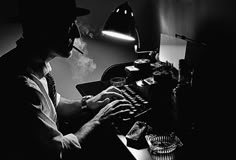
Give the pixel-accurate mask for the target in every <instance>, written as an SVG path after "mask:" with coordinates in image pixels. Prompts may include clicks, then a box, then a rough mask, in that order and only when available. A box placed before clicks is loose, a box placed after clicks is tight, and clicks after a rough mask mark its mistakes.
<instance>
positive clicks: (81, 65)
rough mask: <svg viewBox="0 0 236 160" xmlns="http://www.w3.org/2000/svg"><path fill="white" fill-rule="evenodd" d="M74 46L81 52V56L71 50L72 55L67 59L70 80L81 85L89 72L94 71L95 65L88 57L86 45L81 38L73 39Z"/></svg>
mask: <svg viewBox="0 0 236 160" xmlns="http://www.w3.org/2000/svg"><path fill="white" fill-rule="evenodd" d="M74 45H75V46H76V47H77V48H79V49H80V50H82V51H83V52H84V54H83V55H82V54H81V53H79V52H78V51H76V50H74V49H73V50H72V55H71V57H70V58H68V61H69V64H70V65H71V69H72V79H73V80H75V81H76V82H79V83H82V82H84V81H85V79H86V77H87V76H88V74H89V73H90V72H93V71H94V70H95V69H96V64H95V63H94V61H93V59H91V58H89V57H88V50H87V44H86V42H84V41H83V39H82V38H78V39H75V42H74Z"/></svg>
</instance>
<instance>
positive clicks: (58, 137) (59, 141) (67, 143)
mask: <svg viewBox="0 0 236 160" xmlns="http://www.w3.org/2000/svg"><path fill="white" fill-rule="evenodd" d="M50 70H51V67H50V64H49V63H48V64H47V71H46V73H48V72H49V71H50ZM31 77H32V78H27V79H26V83H27V85H28V86H29V87H32V88H33V89H34V91H35V92H36V93H37V95H38V97H39V98H40V101H41V103H40V104H41V105H37V106H36V105H33V104H32V107H35V109H37V118H38V120H39V121H40V122H41V124H42V125H40V126H39V127H42V128H40V130H41V131H42V132H41V133H40V134H41V136H40V137H41V141H42V143H44V144H46V145H45V147H46V148H47V147H48V148H51V147H52V148H54V149H57V150H56V152H57V153H58V154H60V157H61V156H62V152H63V151H64V150H68V149H81V146H80V144H79V142H78V139H77V137H76V136H75V135H74V134H72V133H71V134H67V135H63V134H62V133H61V132H60V131H59V130H58V128H57V125H56V122H57V113H56V107H57V106H54V105H53V103H52V101H51V99H50V97H49V95H48V87H47V81H46V78H45V77H43V78H41V79H39V78H37V77H36V76H35V75H34V74H31ZM59 101H60V94H58V93H57V102H56V104H57V105H58V103H59Z"/></svg>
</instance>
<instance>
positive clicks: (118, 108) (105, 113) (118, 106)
mask: <svg viewBox="0 0 236 160" xmlns="http://www.w3.org/2000/svg"><path fill="white" fill-rule="evenodd" d="M131 108H132V105H131V103H130V102H129V101H127V100H125V99H122V100H114V101H112V102H111V103H108V104H107V105H106V106H105V107H103V108H102V109H101V110H100V111H99V112H98V113H97V114H96V115H95V117H94V118H93V120H96V121H99V122H107V121H110V120H111V121H113V120H117V119H120V118H122V117H128V116H129V113H130V112H131V111H132V109H131ZM111 121H110V122H111Z"/></svg>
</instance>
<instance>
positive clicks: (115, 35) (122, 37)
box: [102, 31, 135, 41]
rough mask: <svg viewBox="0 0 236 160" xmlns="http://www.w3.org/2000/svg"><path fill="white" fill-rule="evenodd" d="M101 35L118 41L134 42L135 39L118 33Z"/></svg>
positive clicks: (106, 32)
mask: <svg viewBox="0 0 236 160" xmlns="http://www.w3.org/2000/svg"><path fill="white" fill-rule="evenodd" d="M102 33H103V34H105V35H107V36H111V37H114V38H119V39H123V40H128V41H134V40H135V38H134V37H132V36H128V35H125V34H121V33H118V32H112V31H102Z"/></svg>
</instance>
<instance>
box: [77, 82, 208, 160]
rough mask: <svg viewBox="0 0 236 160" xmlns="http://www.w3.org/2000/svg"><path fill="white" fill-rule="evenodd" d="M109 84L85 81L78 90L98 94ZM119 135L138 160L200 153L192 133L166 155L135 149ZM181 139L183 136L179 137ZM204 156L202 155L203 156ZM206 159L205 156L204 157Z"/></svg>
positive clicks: (170, 159) (171, 159)
mask: <svg viewBox="0 0 236 160" xmlns="http://www.w3.org/2000/svg"><path fill="white" fill-rule="evenodd" d="M108 86H109V85H108V84H107V82H103V81H95V82H89V83H83V84H78V85H76V88H77V90H78V91H79V92H80V93H81V95H82V96H84V95H96V94H98V93H99V92H101V91H102V90H103V89H105V88H106V87H108ZM117 137H119V140H120V142H122V144H123V145H124V146H125V148H126V149H127V150H128V151H129V152H130V153H131V154H132V155H133V157H135V159H136V160H154V159H155V160H156V159H158V160H159V159H161V160H184V159H191V160H193V159H198V158H197V157H199V154H197V152H198V150H197V149H196V147H199V146H198V145H196V142H197V141H198V140H197V139H194V138H192V135H191V136H189V135H186V137H185V139H184V141H183V140H181V141H182V142H183V144H184V145H183V146H182V147H180V148H177V149H176V150H175V151H174V152H172V153H171V154H164V155H155V156H154V155H151V154H150V153H149V151H148V148H144V149H135V148H131V147H128V146H127V144H126V143H127V141H126V138H125V136H124V135H117ZM179 138H180V139H181V137H179ZM201 158H202V157H201ZM203 159H204V158H203Z"/></svg>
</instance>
